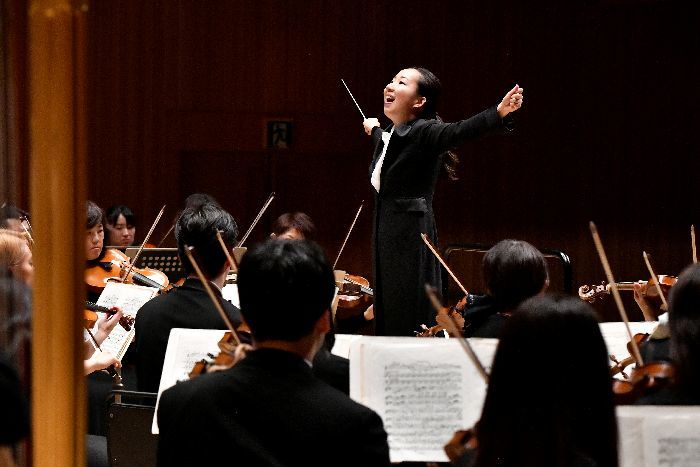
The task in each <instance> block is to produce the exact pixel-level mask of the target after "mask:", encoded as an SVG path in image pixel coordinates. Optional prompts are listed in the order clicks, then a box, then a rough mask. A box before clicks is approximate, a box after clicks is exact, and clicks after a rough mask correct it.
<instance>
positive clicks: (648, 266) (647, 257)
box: [642, 251, 668, 311]
mask: <svg viewBox="0 0 700 467" xmlns="http://www.w3.org/2000/svg"><path fill="white" fill-rule="evenodd" d="M642 257H643V258H644V263H645V264H646V265H647V269H648V270H649V274H651V278H652V279H654V286H656V291H657V292H658V293H659V297H661V303H663V304H664V306H665V307H666V310H667V311H668V303H667V302H666V297H664V293H663V291H662V290H661V285H660V284H659V277H658V276H657V275H656V274H655V273H654V269H652V267H651V263H650V262H649V255H647V252H646V251H642Z"/></svg>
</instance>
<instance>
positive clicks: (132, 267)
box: [122, 204, 165, 282]
mask: <svg viewBox="0 0 700 467" xmlns="http://www.w3.org/2000/svg"><path fill="white" fill-rule="evenodd" d="M163 211H165V204H164V205H163V207H162V208H160V212H159V213H158V215H157V216H156V220H154V221H153V224H152V225H151V230H149V231H148V234H146V238H144V239H143V242H141V246H140V247H139V251H137V252H136V255H135V256H134V259H132V260H131V261H130V263H131V264H129V269H128V270H127V271H126V274H125V275H124V277H122V282H124V281H126V278H127V277H129V274H131V270H132V269H134V264H136V260H138V259H139V256H141V252H142V251H143V247H144V246H146V243H148V239H149V238H151V234H152V233H153V231H154V230H155V228H156V225H158V221H159V220H160V217H161V216H162V215H163Z"/></svg>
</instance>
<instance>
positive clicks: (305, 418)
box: [158, 240, 389, 466]
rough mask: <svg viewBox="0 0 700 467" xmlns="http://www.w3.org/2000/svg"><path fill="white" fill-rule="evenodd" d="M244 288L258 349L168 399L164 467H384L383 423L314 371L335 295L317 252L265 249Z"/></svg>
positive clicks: (292, 244)
mask: <svg viewBox="0 0 700 467" xmlns="http://www.w3.org/2000/svg"><path fill="white" fill-rule="evenodd" d="M238 281H239V282H238V284H239V291H240V298H241V311H242V313H243V316H244V318H245V320H246V322H247V323H248V325H249V326H250V330H251V333H252V336H253V344H254V347H255V350H252V351H250V352H249V353H248V354H247V355H246V357H245V358H243V359H242V360H241V361H240V362H238V363H237V364H236V365H235V366H234V367H232V368H230V369H228V370H224V371H221V372H217V373H211V374H207V375H203V376H199V377H197V378H195V379H192V380H189V381H185V382H182V383H179V384H176V385H175V386H174V387H172V388H170V389H168V390H167V391H165V392H164V393H163V395H162V396H161V399H160V406H159V409H158V425H159V427H160V438H159V445H158V465H215V463H217V462H220V460H221V459H226V458H229V457H233V463H235V464H236V465H251V466H252V465H256V466H257V465H266V466H268V465H269V466H271V465H275V466H277V465H280V466H281V465H286V466H291V465H305V466H327V465H334V466H360V465H371V466H388V465H389V447H388V445H387V435H386V432H385V431H384V428H383V424H382V420H381V418H380V417H379V416H378V415H377V414H376V413H375V412H373V411H372V410H370V409H368V408H367V407H364V406H362V405H360V404H358V403H356V402H354V401H352V400H351V399H350V398H349V397H348V396H346V395H345V394H342V393H341V392H339V391H337V390H336V389H334V388H332V387H330V386H328V385H327V384H326V383H324V382H322V381H320V380H319V379H317V378H315V377H314V375H313V373H312V365H313V364H312V362H313V360H314V355H315V353H316V352H317V351H318V349H319V348H320V347H321V346H322V345H323V341H324V336H325V334H326V333H327V332H328V331H329V330H330V310H329V307H330V303H331V300H332V298H333V292H334V278H333V271H332V270H331V267H330V265H329V264H328V262H327V261H326V259H325V258H324V256H323V252H322V251H321V249H320V248H319V247H318V246H317V245H315V244H313V243H311V242H307V241H289V240H275V241H268V242H266V243H264V244H261V245H258V246H256V247H254V248H253V249H251V250H249V251H248V252H247V253H246V255H245V256H244V257H243V260H242V261H241V265H240V269H239V277H238ZM291 297H294V299H293V300H290V298H291Z"/></svg>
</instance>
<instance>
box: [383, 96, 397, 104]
mask: <svg viewBox="0 0 700 467" xmlns="http://www.w3.org/2000/svg"><path fill="white" fill-rule="evenodd" d="M394 99H395V97H394V96H388V95H387V96H384V103H385V104H391V103H392V102H394Z"/></svg>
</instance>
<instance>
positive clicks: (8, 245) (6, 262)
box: [0, 229, 34, 287]
mask: <svg viewBox="0 0 700 467" xmlns="http://www.w3.org/2000/svg"><path fill="white" fill-rule="evenodd" d="M0 277H11V278H13V279H16V280H18V281H20V282H23V283H25V284H27V285H28V286H30V287H31V286H32V283H33V282H34V265H33V263H32V249H31V248H30V243H29V239H28V238H27V234H26V233H24V232H18V231H16V230H9V229H0Z"/></svg>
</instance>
